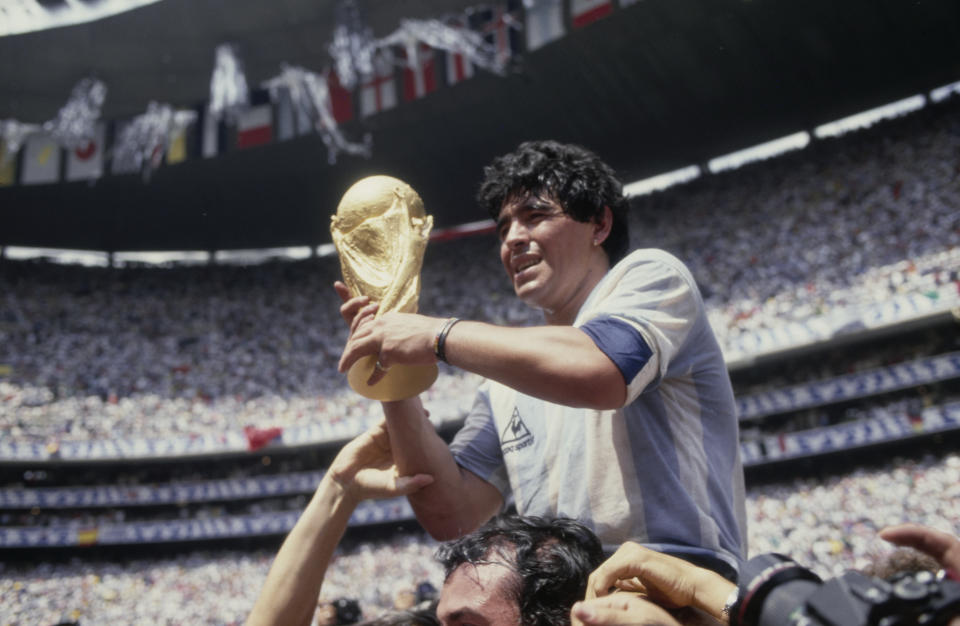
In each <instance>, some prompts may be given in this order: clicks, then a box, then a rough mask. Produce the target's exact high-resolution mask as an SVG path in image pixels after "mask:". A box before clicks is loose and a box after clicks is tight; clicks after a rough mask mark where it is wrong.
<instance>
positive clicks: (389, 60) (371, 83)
mask: <svg viewBox="0 0 960 626" xmlns="http://www.w3.org/2000/svg"><path fill="white" fill-rule="evenodd" d="M395 106H397V85H396V80H395V78H394V75H393V55H392V54H391V52H390V51H389V50H381V51H379V52H378V53H377V54H376V55H375V56H374V58H373V76H368V77H365V78H364V81H363V83H362V84H361V86H360V115H362V116H364V117H367V116H369V115H373V114H374V113H379V112H380V111H386V110H387V109H392V108H393V107H395Z"/></svg>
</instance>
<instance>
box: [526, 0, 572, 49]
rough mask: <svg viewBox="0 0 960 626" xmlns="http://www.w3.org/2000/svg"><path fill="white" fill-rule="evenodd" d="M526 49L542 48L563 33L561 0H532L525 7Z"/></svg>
mask: <svg viewBox="0 0 960 626" xmlns="http://www.w3.org/2000/svg"><path fill="white" fill-rule="evenodd" d="M526 13H527V22H526V34H527V50H528V51H531V52H532V51H534V50H536V49H537V48H542V47H543V46H545V45H547V44H548V43H550V42H551V41H556V40H557V39H560V38H561V37H563V35H564V34H565V30H566V29H565V28H564V25H563V0H534V3H533V6H530V7H528V8H527V12H526Z"/></svg>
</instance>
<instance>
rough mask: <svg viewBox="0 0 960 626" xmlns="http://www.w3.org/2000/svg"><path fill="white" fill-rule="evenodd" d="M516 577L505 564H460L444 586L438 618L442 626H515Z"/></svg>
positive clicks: (517, 612)
mask: <svg viewBox="0 0 960 626" xmlns="http://www.w3.org/2000/svg"><path fill="white" fill-rule="evenodd" d="M515 577H516V573H514V572H513V570H512V569H510V568H509V567H508V566H507V565H506V564H504V563H497V562H492V563H485V564H482V565H474V564H472V563H463V564H461V565H460V567H458V568H457V569H455V570H453V573H452V574H450V577H449V578H447V580H446V582H445V583H444V584H443V590H442V591H441V592H440V602H439V604H437V618H438V619H439V620H440V623H441V624H442V625H443V626H517V625H518V624H519V623H520V609H519V607H518V606H517V602H516V600H515V599H514V594H513V592H512V590H511V585H512V584H513V582H514V580H515Z"/></svg>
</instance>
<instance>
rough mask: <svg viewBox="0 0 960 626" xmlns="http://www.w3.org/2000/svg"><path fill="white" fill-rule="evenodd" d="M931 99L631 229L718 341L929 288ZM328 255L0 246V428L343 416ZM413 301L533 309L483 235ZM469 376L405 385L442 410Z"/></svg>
mask: <svg viewBox="0 0 960 626" xmlns="http://www.w3.org/2000/svg"><path fill="white" fill-rule="evenodd" d="M957 110H958V106H957V105H956V104H945V105H940V106H939V107H937V108H936V110H934V111H924V112H921V113H918V114H914V115H912V116H909V117H906V118H904V119H901V120H898V121H896V122H891V123H886V124H882V125H879V126H878V127H876V128H874V129H872V130H870V131H866V132H862V133H858V134H853V135H850V136H847V137H844V138H842V139H838V140H831V141H827V142H816V143H815V144H814V146H813V147H812V148H810V149H808V150H806V151H803V152H800V153H797V154H793V155H790V156H785V157H781V158H778V159H773V160H770V161H767V162H764V163H760V164H753V165H749V166H746V167H745V168H743V169H742V170H738V171H734V172H730V173H725V174H720V175H716V176H709V177H706V178H704V179H702V180H700V181H696V182H693V183H690V184H687V185H684V186H680V187H677V188H674V189H670V190H667V191H665V192H661V193H657V194H654V195H652V196H648V197H644V198H640V199H638V200H637V202H636V203H635V204H636V207H635V209H634V210H633V211H632V212H631V221H632V225H631V226H632V233H633V237H632V243H633V245H635V246H650V245H656V246H660V247H665V248H666V249H668V250H669V251H671V252H674V253H675V254H677V255H678V256H679V257H680V258H681V259H683V260H684V261H685V262H687V263H688V264H689V266H690V268H691V270H692V271H693V273H694V275H695V277H696V278H697V280H698V282H699V283H700V285H701V288H702V290H703V292H704V294H705V298H706V302H707V306H708V312H709V315H710V319H711V323H712V325H713V326H714V328H715V330H716V332H717V334H718V337H719V338H720V340H721V342H722V343H724V344H725V345H732V342H736V341H737V340H738V338H740V337H742V336H743V335H744V334H749V333H752V332H754V331H757V330H759V329H769V328H773V327H776V326H777V325H780V324H785V323H788V322H796V321H804V320H810V319H816V318H817V317H823V316H827V315H830V314H831V313H832V312H836V311H839V310H845V309H847V308H850V307H857V306H862V305H866V304H876V303H878V302H884V301H886V300H888V299H890V298H891V297H893V296H894V295H897V294H924V295H925V297H929V298H938V297H940V294H941V293H945V292H944V291H943V290H944V289H947V290H950V289H952V290H953V292H952V293H954V295H956V288H955V286H954V285H955V284H956V282H957V273H958V270H960V221H958V220H960V211H958V210H957V208H958V207H960V185H958V184H957V177H958V170H960V163H958V159H960V157H958V154H960V116H958V114H957ZM338 275H339V267H338V263H337V260H336V259H335V258H333V257H326V258H320V259H311V260H306V261H299V262H271V263H267V264H264V265H259V266H252V267H236V266H201V267H197V266H193V267H183V266H181V267H169V268H145V267H140V268H123V269H91V268H81V267H65V266H60V265H53V264H47V263H27V262H12V261H6V262H4V263H2V264H0V290H2V292H3V293H4V297H3V299H2V300H0V367H2V369H0V428H2V429H3V430H4V432H7V433H10V436H11V438H12V440H13V441H22V442H35V443H38V444H41V445H56V442H57V441H92V440H115V439H118V438H143V439H151V438H165V437H171V436H177V435H180V436H183V435H186V436H191V437H197V436H219V435H221V434H222V433H224V432H236V431H239V430H241V429H242V428H243V427H244V426H246V425H248V424H249V425H255V426H258V427H266V426H279V427H284V428H289V427H296V426H299V425H303V424H310V423H316V422H317V421H318V420H323V421H325V422H345V423H349V424H351V425H354V424H362V423H363V421H364V420H365V419H367V418H369V416H371V415H375V414H378V413H379V408H378V407H376V406H374V404H373V403H371V402H369V401H367V400H365V399H363V398H360V397H359V396H357V395H356V394H354V393H352V392H350V391H349V390H348V389H346V387H345V377H344V376H343V375H341V374H339V373H338V372H337V370H336V364H337V361H338V358H339V355H340V351H341V349H342V347H343V345H344V342H345V339H346V328H345V327H344V324H343V323H342V321H341V320H340V319H339V314H338V305H339V302H338V300H337V298H336V297H335V296H334V294H333V290H332V288H331V285H332V283H333V281H334V280H335V279H336V278H337V277H338ZM420 309H421V311H422V312H424V313H427V314H436V315H442V316H450V315H455V316H457V317H463V318H468V319H480V320H486V321H491V322H494V323H505V324H514V325H523V324H528V323H533V322H534V321H536V319H537V313H536V312H534V311H533V310H532V309H529V308H527V307H526V306H525V305H523V304H522V303H520V302H519V301H517V299H516V298H515V297H513V294H512V293H511V291H510V286H509V284H508V281H507V280H505V278H504V277H503V275H502V269H501V268H500V267H499V260H498V258H497V254H496V242H495V241H494V240H493V238H492V237H489V236H482V237H472V238H467V239H463V240H458V241H456V242H454V243H437V244H433V245H431V246H430V247H429V248H428V251H427V255H426V259H425V263H424V270H423V289H422V296H421V306H420ZM476 382H477V379H476V377H475V376H472V375H465V374H463V373H461V372H459V371H457V370H455V369H453V368H448V367H446V366H443V367H442V374H441V377H440V379H439V381H438V383H437V384H436V385H435V386H434V387H433V388H432V389H431V390H429V391H428V392H427V393H426V394H425V399H426V403H427V405H428V408H429V409H431V412H432V413H433V414H434V415H435V416H445V417H450V416H453V417H458V416H459V415H461V414H462V412H463V411H464V410H465V409H466V408H468V406H469V403H470V399H471V397H472V390H473V388H474V387H475V385H476Z"/></svg>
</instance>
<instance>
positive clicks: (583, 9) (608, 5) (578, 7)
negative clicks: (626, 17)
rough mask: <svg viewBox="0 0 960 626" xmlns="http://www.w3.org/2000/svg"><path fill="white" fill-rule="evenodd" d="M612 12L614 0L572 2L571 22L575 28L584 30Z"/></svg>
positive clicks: (580, 0)
mask: <svg viewBox="0 0 960 626" xmlns="http://www.w3.org/2000/svg"><path fill="white" fill-rule="evenodd" d="M612 12H613V1H612V0H570V20H571V21H572V22H573V27H574V28H582V27H584V26H586V25H587V24H591V23H593V22H596V21H597V20H599V19H600V18H602V17H606V16H608V15H610V14H611V13H612Z"/></svg>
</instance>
